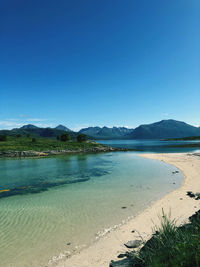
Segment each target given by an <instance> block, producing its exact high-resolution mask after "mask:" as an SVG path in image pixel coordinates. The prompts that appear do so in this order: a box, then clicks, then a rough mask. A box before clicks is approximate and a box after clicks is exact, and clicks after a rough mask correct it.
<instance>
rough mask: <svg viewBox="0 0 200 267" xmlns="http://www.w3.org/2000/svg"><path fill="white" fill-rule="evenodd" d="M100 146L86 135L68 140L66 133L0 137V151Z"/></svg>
mask: <svg viewBox="0 0 200 267" xmlns="http://www.w3.org/2000/svg"><path fill="white" fill-rule="evenodd" d="M99 146H102V145H100V144H98V143H95V142H92V141H86V137H83V136H82V135H81V136H80V137H79V136H77V140H70V138H69V137H68V134H66V136H64V135H62V136H61V137H59V138H58V140H57V139H50V138H35V137H31V136H30V135H28V136H26V137H24V136H21V137H12V136H6V138H5V137H3V138H2V137H0V151H30V150H33V151H48V150H78V149H89V148H93V147H99Z"/></svg>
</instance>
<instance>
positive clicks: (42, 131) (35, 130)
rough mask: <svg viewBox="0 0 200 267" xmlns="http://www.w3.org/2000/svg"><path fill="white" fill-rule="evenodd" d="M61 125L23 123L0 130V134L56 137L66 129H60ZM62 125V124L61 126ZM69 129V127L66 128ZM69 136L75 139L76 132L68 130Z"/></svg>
mask: <svg viewBox="0 0 200 267" xmlns="http://www.w3.org/2000/svg"><path fill="white" fill-rule="evenodd" d="M60 126H62V125H59V126H57V127H56V128H40V127H37V126H35V125H32V124H28V125H24V126H22V127H21V128H14V129H12V130H0V135H4V134H5V135H7V136H13V137H15V136H17V135H22V136H27V135H30V136H31V137H36V138H38V137H44V138H56V137H57V136H59V135H62V134H65V133H66V132H67V131H66V130H64V128H62V129H63V130H62V129H61V127H60ZM62 127H64V126H62ZM65 128H66V127H65ZM66 129H68V128H66ZM68 130H69V129H68ZM68 132H69V134H70V136H71V138H72V139H75V138H76V136H77V135H78V133H75V132H72V131H71V130H69V131H68Z"/></svg>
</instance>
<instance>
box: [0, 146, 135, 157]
mask: <svg viewBox="0 0 200 267" xmlns="http://www.w3.org/2000/svg"><path fill="white" fill-rule="evenodd" d="M128 151H137V150H135V149H126V148H113V147H108V146H99V147H92V148H87V149H76V150H72V149H71V150H70V149H62V150H48V151H35V150H25V151H17V150H16V151H0V158H33V157H36V158H39V157H49V156H57V155H66V154H68V155H70V154H82V153H84V154H92V153H105V152H128Z"/></svg>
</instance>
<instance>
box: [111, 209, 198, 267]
mask: <svg viewBox="0 0 200 267" xmlns="http://www.w3.org/2000/svg"><path fill="white" fill-rule="evenodd" d="M125 256H126V257H127V258H126V259H125V260H121V261H118V262H113V263H111V264H110V266H112V267H115V266H116V267H117V266H121V267H123V266H124V267H125V266H126V267H161V266H162V267H191V266H193V267H198V266H200V210H199V211H198V212H196V213H195V214H194V215H192V216H191V217H190V218H189V223H187V224H184V225H182V226H180V227H177V226H176V223H175V221H172V220H170V219H169V216H166V215H165V214H164V213H163V214H162V217H161V226H160V227H158V228H156V229H155V232H154V234H153V236H152V237H151V239H149V240H148V241H147V242H146V243H144V245H143V247H142V248H141V249H140V250H135V251H134V250H133V251H132V252H127V253H126V254H125ZM120 264H121V265H120Z"/></svg>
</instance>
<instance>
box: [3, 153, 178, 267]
mask: <svg viewBox="0 0 200 267" xmlns="http://www.w3.org/2000/svg"><path fill="white" fill-rule="evenodd" d="M174 170H176V168H175V167H173V166H169V165H167V164H165V163H163V162H159V161H155V160H148V159H144V158H140V157H138V156H137V155H136V154H135V153H134V152H115V153H104V154H91V155H89V154H88V155H72V156H58V157H52V158H41V159H1V160H0V190H9V191H7V192H12V194H11V195H10V196H9V195H2V197H1V198H0V240H1V242H0V259H1V263H0V266H5V267H7V266H15V267H24V266H34V267H36V266H37V267H38V266H56V264H57V262H58V261H59V259H60V258H65V257H67V256H68V255H71V254H73V253H75V252H76V251H79V250H81V249H82V248H83V247H84V246H88V245H90V244H92V243H93V242H95V240H97V239H98V238H100V236H102V235H103V234H104V233H105V231H106V230H105V229H108V228H109V229H110V228H112V227H117V225H119V224H120V223H122V222H125V221H126V220H128V219H130V218H131V217H132V216H135V215H136V214H137V213H138V212H140V211H141V210H143V209H144V208H145V207H146V206H148V205H149V204H150V203H151V202H153V201H155V200H157V199H159V198H161V197H162V196H163V195H165V194H166V193H168V192H170V191H172V190H173V189H175V188H177V187H178V186H179V185H180V183H181V181H182V175H181V173H177V174H172V171H174ZM59 183H60V184H59ZM19 188H20V190H19ZM27 188H28V190H27ZM0 194H3V193H0ZM122 207H126V208H122Z"/></svg>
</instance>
